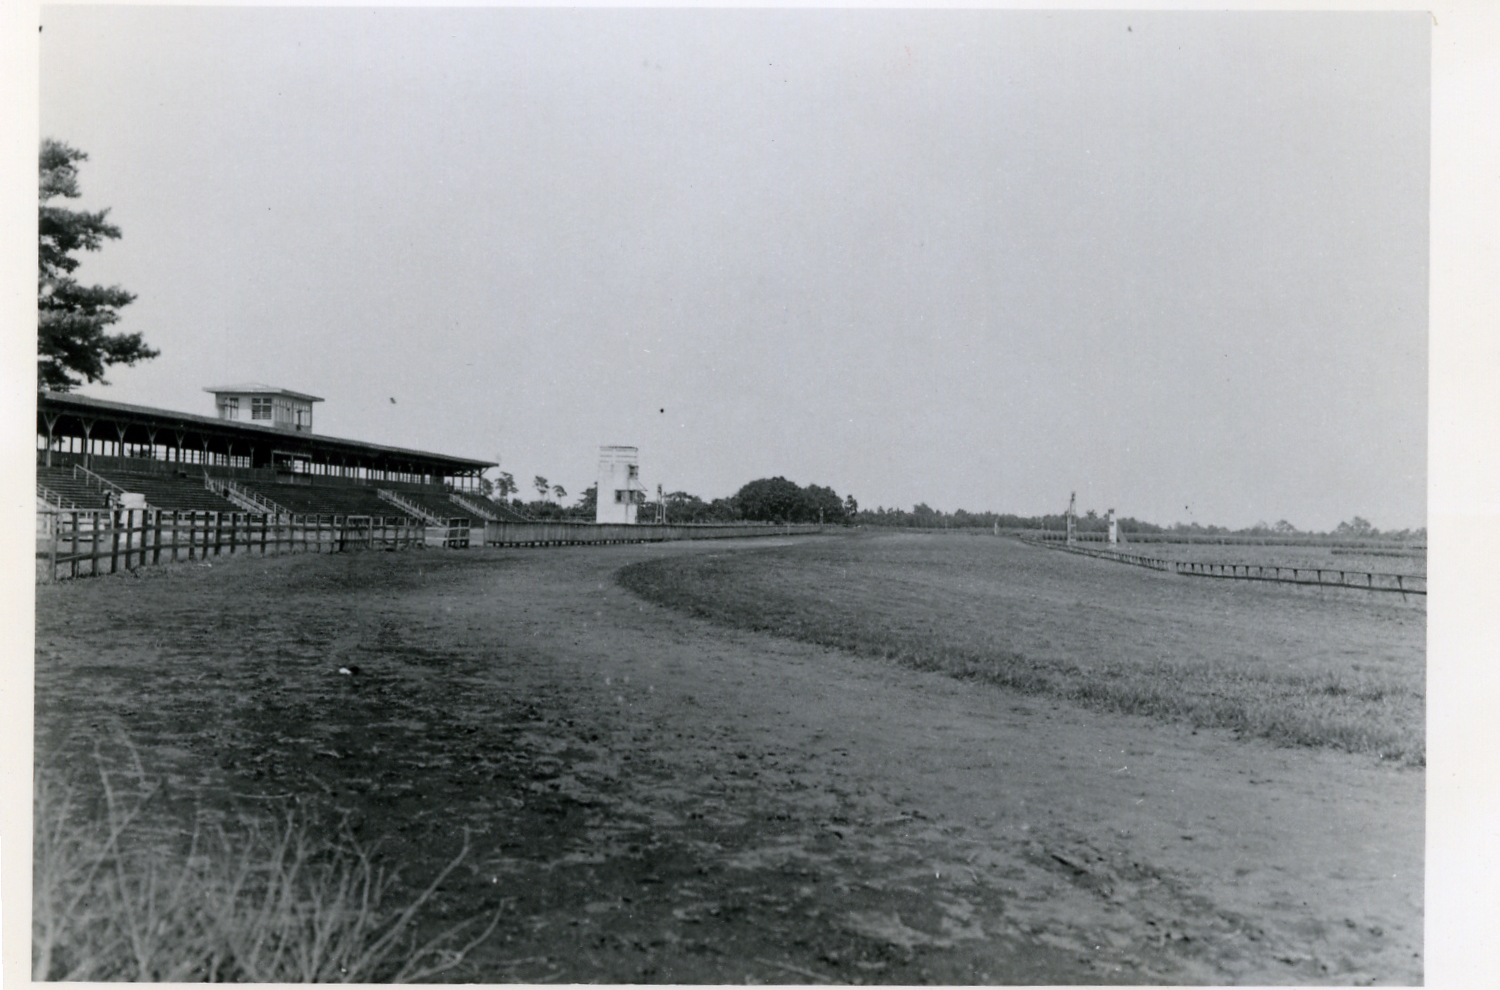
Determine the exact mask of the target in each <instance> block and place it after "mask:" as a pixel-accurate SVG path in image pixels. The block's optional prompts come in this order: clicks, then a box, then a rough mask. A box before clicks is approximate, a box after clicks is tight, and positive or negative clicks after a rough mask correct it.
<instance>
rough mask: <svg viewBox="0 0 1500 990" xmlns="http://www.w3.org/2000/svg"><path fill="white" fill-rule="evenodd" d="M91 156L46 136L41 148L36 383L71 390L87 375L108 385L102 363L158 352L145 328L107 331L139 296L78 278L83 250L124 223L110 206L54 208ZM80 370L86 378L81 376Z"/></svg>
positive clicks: (114, 236) (70, 195)
mask: <svg viewBox="0 0 1500 990" xmlns="http://www.w3.org/2000/svg"><path fill="white" fill-rule="evenodd" d="M88 157H89V156H88V155H87V154H86V153H84V152H82V151H79V150H78V149H77V148H72V147H69V146H68V145H66V144H63V143H62V142H60V141H54V140H52V139H51V138H47V139H46V140H44V141H43V142H42V150H41V158H40V164H41V182H40V188H39V192H40V198H41V212H40V216H39V217H38V235H39V236H38V238H37V259H38V262H39V265H38V268H39V271H38V273H37V369H36V370H37V384H39V385H40V386H42V387H43V388H48V389H52V390H54V391H58V392H67V391H70V390H72V389H73V388H76V387H77V386H79V385H82V384H83V383H84V381H85V380H87V381H90V382H100V383H103V384H108V382H105V380H104V369H105V368H106V367H107V366H109V365H112V364H124V365H132V364H135V363H136V362H137V361H144V360H147V359H149V358H154V357H156V355H157V353H158V352H157V351H155V350H152V349H151V348H149V347H147V346H146V343H145V341H143V340H142V339H141V335H140V334H139V333H129V334H126V333H114V334H111V333H105V332H104V328H105V327H108V326H110V325H111V324H113V323H115V322H117V321H118V320H119V319H120V313H119V310H120V308H121V307H122V306H127V305H129V304H130V303H131V302H132V301H133V300H134V299H135V296H134V295H132V294H131V293H129V292H126V291H125V290H124V289H122V288H120V287H119V286H118V285H113V286H110V287H108V288H105V287H104V286H102V285H80V284H78V282H77V281H76V280H74V278H73V272H74V270H75V269H77V267H78V259H77V258H75V257H74V256H73V255H74V254H75V253H76V252H78V251H80V250H82V251H97V250H99V248H100V246H101V245H102V244H103V243H104V241H105V240H106V239H108V240H118V239H119V237H120V228H119V227H116V226H115V225H114V224H112V223H109V222H108V220H107V219H106V218H107V217H108V216H109V210H107V209H106V210H99V211H98V212H96V213H89V212H87V211H85V210H69V209H67V208H65V207H61V206H49V205H48V204H49V203H50V202H51V200H53V199H55V198H56V197H58V196H61V197H63V198H65V199H77V198H78V195H79V193H78V169H77V165H76V163H77V162H82V161H87V160H88ZM79 376H81V377H79Z"/></svg>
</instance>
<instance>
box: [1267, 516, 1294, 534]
mask: <svg viewBox="0 0 1500 990" xmlns="http://www.w3.org/2000/svg"><path fill="white" fill-rule="evenodd" d="M1271 530H1272V531H1273V532H1276V533H1295V532H1297V527H1296V526H1293V525H1292V524H1291V523H1289V522H1287V521H1286V520H1285V519H1278V520H1276V525H1274V526H1272V527H1271Z"/></svg>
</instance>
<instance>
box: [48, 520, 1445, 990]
mask: <svg viewBox="0 0 1500 990" xmlns="http://www.w3.org/2000/svg"><path fill="white" fill-rule="evenodd" d="M747 545H748V544H747ZM753 545H755V546H757V547H764V546H765V545H766V543H765V542H764V541H755V543H754V544H753ZM732 546H733V544H677V545H670V546H618V547H599V548H572V549H561V550H557V549H554V550H542V549H538V550H509V551H495V550H490V551H462V552H443V551H427V552H416V553H410V554H380V553H371V554H353V555H343V556H338V557H324V558H273V559H270V560H257V559H253V558H252V559H241V560H234V561H228V562H221V563H219V564H216V565H215V566H214V567H213V568H199V567H194V568H185V567H184V568H176V569H173V570H170V571H167V570H165V569H164V570H163V571H161V572H158V573H156V574H153V575H150V576H147V577H143V578H131V577H123V578H106V579H100V580H96V581H80V582H77V583H75V584H73V585H71V586H59V587H45V588H41V589H39V592H38V616H39V618H38V629H37V651H38V652H37V722H38V752H39V758H40V759H44V760H51V761H54V762H57V763H60V764H68V763H74V764H77V765H78V766H82V765H83V764H84V763H85V762H86V753H87V750H88V748H89V747H90V746H91V745H92V743H93V741H94V740H95V739H97V738H99V737H101V736H105V735H107V734H108V733H109V732H110V731H112V727H114V726H120V727H123V728H124V729H125V731H127V732H128V733H129V734H130V736H131V738H133V739H134V740H136V742H137V744H138V745H139V746H140V747H141V749H142V752H143V755H144V756H145V758H146V760H147V763H148V769H150V770H151V771H152V772H154V773H158V774H161V775H163V776H165V777H166V778H167V779H168V780H169V782H170V783H171V786H172V789H173V792H174V793H176V794H177V795H179V797H180V800H181V802H182V804H183V805H184V807H186V806H188V805H191V806H193V807H194V808H197V809H200V810H201V809H208V810H215V809H217V810H218V811H219V812H221V813H225V812H227V811H229V810H232V809H233V808H236V807H254V806H265V805H269V804H271V803H273V802H275V801H278V800H287V799H288V796H290V799H292V800H295V798H296V795H299V794H304V793H312V794H315V795H320V800H325V801H327V802H329V803H331V804H333V805H334V806H336V807H338V808H341V809H343V810H344V811H345V812H346V813H347V814H348V815H349V816H350V818H351V820H352V821H353V822H354V824H355V827H356V828H357V830H358V833H359V835H360V836H361V838H362V839H365V840H367V841H370V842H372V843H377V844H378V845H379V848H380V849H382V850H384V852H385V854H386V855H387V856H388V857H389V859H390V860H391V861H392V862H395V863H398V864H401V865H402V868H403V875H404V876H405V877H406V878H407V880H408V882H409V884H410V886H412V887H419V886H420V884H421V883H422V882H423V879H424V876H431V875H432V874H434V873H436V871H437V869H438V868H440V866H441V864H442V862H444V861H445V860H446V858H447V857H449V856H451V855H452V854H453V852H455V851H456V850H457V848H458V847H459V845H460V843H461V841H462V835H463V832H464V830H465V829H467V830H468V831H469V834H470V836H471V841H472V850H473V851H472V852H471V854H470V856H469V858H468V860H467V864H468V865H467V868H466V869H464V870H462V871H460V875H458V879H457V880H455V881H453V882H451V883H450V884H449V885H448V887H446V888H445V890H444V891H443V895H442V897H441V898H440V900H439V903H438V906H437V910H436V911H435V913H434V917H432V918H430V919H429V922H428V923H429V925H430V926H437V925H441V924H442V923H444V920H445V918H446V919H447V920H451V919H452V918H454V917H462V916H467V915H469V914H474V913H478V912H482V911H487V910H488V911H493V910H495V909H496V908H501V909H503V913H502V922H501V925H500V927H499V928H498V929H497V931H496V933H495V935H494V936H493V937H492V938H491V939H490V940H489V941H488V942H487V943H485V944H484V945H482V946H481V947H480V948H479V949H478V950H476V951H475V953H474V954H473V955H472V956H471V959H470V960H469V963H468V964H466V968H465V969H464V970H463V971H461V972H459V973H456V974H452V975H451V976H450V979H455V980H475V979H478V980H484V981H489V982H497V981H528V982H531V981H566V982H571V981H605V982H642V981H647V982H674V983H676V982H682V983H695V982H741V981H749V982H773V983H787V982H794V983H808V982H825V981H826V982H882V983H921V982H938V983H959V984H971V983H1262V984H1263V983H1297V984H1302V983H1338V984H1350V983H1355V984H1360V983H1369V982H1378V983H1415V982H1420V980H1421V977H1422V958H1421V946H1422V943H1421V937H1422V834H1423V832H1422V830H1423V815H1422V810H1423V801H1422V796H1423V781H1424V775H1423V772H1422V771H1421V770H1420V769H1419V768H1402V767H1397V766H1392V765H1390V764H1383V763H1381V762H1379V761H1377V760H1375V759H1373V758H1369V757H1362V756H1353V755H1349V754H1341V753H1336V752H1327V751H1313V750H1303V749H1286V748H1276V747H1274V746H1272V745H1270V744H1265V743H1261V742H1258V741H1255V740H1246V739H1235V738H1232V737H1230V736H1229V735H1228V734H1224V733H1216V732H1212V731H1208V730H1203V731H1199V732H1194V731H1193V730H1191V729H1190V728H1187V727H1176V726H1164V725H1162V724H1160V723H1157V722H1152V721H1147V720H1145V719H1141V718H1136V717H1129V716H1120V715H1110V714H1102V713H1098V712H1090V711H1085V710H1081V709H1078V708H1075V707H1073V706H1070V705H1066V704H1061V703H1052V702H1048V701H1043V700H1038V699H1035V698H1024V697H1019V696H1014V695H1011V694H1008V693H1006V692H1004V691H1001V690H999V689H995V688H991V687H987V686H984V685H978V684H974V683H967V682H960V681H956V680H953V679H951V678H948V677H945V676H942V675H939V674H931V673H922V672H916V671H912V670H909V669H906V668H903V667H900V666H897V665H895V664H892V663H884V662H880V661H874V660H869V659H862V658H856V657H852V656H849V655H846V654H843V653H839V652H837V651H831V650H827V649H823V648H819V647H815V646H809V645H805V644H800V643H795V642H791V641H787V640H784V639H777V638H773V637H769V636H764V635H760V634H754V633H747V632H736V631H728V630H725V629H721V628H718V627H715V626H712V625H710V624H708V623H706V622H704V621H702V620H698V619H694V618H691V617H687V616H683V615H680V614H676V613H673V612H670V611H667V610H665V609H662V608H659V607H657V606H653V605H649V604H646V603H644V602H642V601H640V600H639V599H637V598H635V597H634V596H632V595H631V594H629V593H628V592H626V591H624V590H623V589H621V588H619V587H618V586H616V585H615V584H614V582H613V577H612V576H613V573H614V571H615V570H617V569H618V568H619V567H621V566H623V565H624V564H626V563H629V562H631V561H634V560H640V559H644V558H648V557H652V556H656V555H661V554H675V553H705V552H716V553H722V552H725V551H726V550H728V549H731V547H732ZM350 663H354V664H356V665H357V666H358V667H359V668H360V671H359V673H358V674H357V675H353V676H341V675H340V674H339V673H338V672H337V668H338V667H339V666H340V665H347V664H350Z"/></svg>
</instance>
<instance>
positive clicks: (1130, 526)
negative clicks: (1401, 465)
mask: <svg viewBox="0 0 1500 990" xmlns="http://www.w3.org/2000/svg"><path fill="white" fill-rule="evenodd" d="M853 521H854V522H855V523H857V524H858V525H861V526H891V527H901V528H913V529H994V528H995V527H997V526H998V527H999V528H1000V529H1011V530H1016V529H1020V530H1053V531H1056V532H1065V531H1066V530H1067V525H1068V524H1067V518H1066V517H1065V515H1064V514H1063V513H1061V512H1057V513H1052V514H1045V515H1039V516H1020V515H1015V514H1013V513H1008V512H969V511H967V510H965V509H958V510H956V511H954V512H944V511H942V510H941V509H934V508H932V507H931V506H928V505H926V504H925V503H919V504H917V505H915V506H913V507H912V508H911V510H910V511H907V510H905V509H887V508H884V507H881V508H876V509H873V510H872V509H866V510H864V511H861V512H859V513H858V514H857V515H856V516H855V518H854V520H853ZM1115 522H1116V523H1118V524H1119V531H1120V532H1121V533H1123V534H1126V535H1129V534H1131V533H1140V534H1169V535H1173V536H1261V537H1267V536H1296V535H1301V536H1340V537H1349V538H1354V539H1360V538H1367V539H1374V538H1381V539H1388V540H1412V539H1425V538H1426V537H1427V529H1426V527H1425V526H1424V527H1420V528H1417V529H1392V530H1385V531H1381V530H1379V529H1377V528H1376V527H1374V526H1373V525H1371V524H1370V522H1369V520H1367V519H1364V518H1361V517H1360V516H1355V517H1354V518H1353V519H1351V520H1348V521H1346V522H1341V523H1339V524H1338V526H1336V527H1335V528H1333V529H1331V530H1329V531H1328V532H1326V533H1320V532H1318V531H1316V530H1302V529H1298V528H1297V527H1296V526H1294V525H1292V524H1291V523H1290V522H1288V521H1286V520H1285V519H1280V520H1277V521H1276V522H1275V523H1267V522H1257V523H1256V524H1255V525H1253V526H1246V527H1243V528H1241V529H1231V528H1230V527H1228V526H1214V525H1203V524H1201V523H1196V522H1193V523H1174V524H1173V525H1171V526H1158V525H1157V524H1155V523H1149V522H1144V521H1142V520H1140V519H1135V518H1133V517H1131V516H1117V517H1116V518H1115ZM1074 528H1075V530H1076V531H1077V532H1079V533H1104V532H1107V531H1108V528H1109V523H1108V520H1107V519H1106V518H1105V517H1104V516H1101V515H1100V514H1099V513H1098V512H1097V511H1096V510H1094V509H1089V510H1087V511H1086V512H1083V513H1081V514H1079V515H1078V516H1077V518H1076V519H1075V520H1074Z"/></svg>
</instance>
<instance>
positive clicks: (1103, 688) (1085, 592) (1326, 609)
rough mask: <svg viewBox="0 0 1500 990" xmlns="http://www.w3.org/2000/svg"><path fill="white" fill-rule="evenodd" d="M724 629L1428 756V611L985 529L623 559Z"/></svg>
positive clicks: (1294, 739)
mask: <svg viewBox="0 0 1500 990" xmlns="http://www.w3.org/2000/svg"><path fill="white" fill-rule="evenodd" d="M617 579H618V581H619V582H620V584H622V585H623V586H624V587H626V588H628V589H630V590H631V591H634V592H635V593H637V594H639V595H641V596H643V597H644V598H646V599H648V600H650V601H653V602H657V603H659V604H663V605H667V606H671V607H674V608H678V609H682V610H685V611H688V612H690V613H692V614H695V615H698V616H701V617H703V618H706V619H710V620H712V621H714V622H717V623H721V624H724V625H728V626H732V627H736V628H741V629H749V630H756V631H763V632H769V633H772V634H775V635H779V636H787V637H790V638H793V639H798V640H802V641H805V642H811V643H817V644H821V645H825V646H832V647H836V648H839V649H842V650H848V651H851V652H854V653H856V654H861V655H865V656H875V657H887V658H892V659H895V660H898V661H900V662H902V663H905V664H909V665H911V666H913V667H917V668H920V669H926V670H937V671H942V672H945V673H948V674H952V675H954V676H957V677H965V678H974V679H976V680H982V681H986V682H989V683H992V684H997V685H1000V686H1002V687H1006V688H1011V689H1014V690H1018V691H1022V692H1025V693H1028V694H1036V695H1046V696H1051V697H1056V698H1062V699H1067V700H1070V701H1075V702H1079V703H1082V704H1085V705H1089V706H1093V707H1097V708H1102V709H1109V710H1113V711H1119V712H1126V713H1132V714H1139V715H1147V716H1152V717H1156V718H1162V719H1170V720H1180V721H1186V722H1189V723H1191V724H1192V725H1194V726H1203V727H1214V728H1223V729H1230V730H1234V731H1237V732H1240V733H1242V734H1245V735H1249V736H1259V737H1262V738H1265V739H1269V740H1272V741H1274V742H1276V743H1280V744H1283V745H1293V746H1326V747H1333V748H1338V749H1343V750H1348V751H1351V752H1360V753H1370V754H1373V755H1376V756H1378V757H1380V758H1381V759H1387V760H1395V761H1399V762H1401V763H1405V764H1408V765H1415V766H1421V765H1424V764H1425V761H1426V748H1425V741H1424V730H1423V722H1424V708H1425V697H1424V696H1425V677H1426V653H1425V635H1426V612H1425V610H1424V607H1423V606H1422V605H1421V604H1413V603H1407V602H1400V601H1391V600H1390V599H1391V598H1393V597H1394V596H1378V599H1377V596H1374V595H1370V594H1368V593H1364V592H1356V591H1344V590H1341V589H1330V590H1322V589H1314V590H1309V589H1301V588H1290V587H1284V586H1264V585H1248V584H1242V583H1238V582H1209V581H1194V580H1190V579H1185V578H1180V577H1176V576H1173V575H1168V574H1159V573H1156V572H1153V571H1147V570H1142V569H1140V568H1134V567H1125V566H1122V565H1119V564H1115V563H1111V562H1108V561H1101V560H1093V559H1089V558H1085V557H1079V556H1075V555H1071V554H1060V553H1051V552H1048V551H1046V550H1043V549H1039V548H1033V547H1028V546H1025V545H1023V544H1020V543H1018V542H1016V541H1014V540H1009V539H996V538H994V537H990V536H987V535H985V536H977V535H976V536H972V537H969V536H963V537H953V536H942V535H930V536H929V535H920V534H899V535H887V534H868V535H867V534H860V535H856V536H851V537H849V538H846V539H836V540H820V541H818V542H816V543H808V544H802V545H798V546H793V547H778V548H770V549H764V550H758V549H752V550H743V551H737V552H732V553H725V554H712V555H692V556H686V555H685V556H678V557H666V558H662V559H659V560H651V561H645V562H641V563H637V564H632V565H630V566H628V567H626V568H624V569H623V570H622V571H620V572H619V575H618V578H617Z"/></svg>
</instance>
